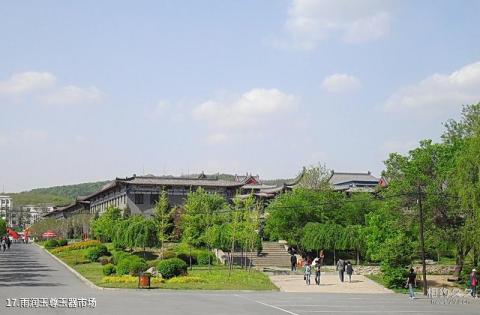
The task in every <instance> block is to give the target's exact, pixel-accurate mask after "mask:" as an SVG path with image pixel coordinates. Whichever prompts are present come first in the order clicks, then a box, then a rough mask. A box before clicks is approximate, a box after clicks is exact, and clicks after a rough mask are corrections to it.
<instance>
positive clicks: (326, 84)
mask: <svg viewBox="0 0 480 315" xmlns="http://www.w3.org/2000/svg"><path fill="white" fill-rule="evenodd" d="M360 86H361V84H360V80H358V79H357V78H356V77H355V76H353V75H350V74H341V73H336V74H332V75H330V76H328V77H326V78H325V79H324V80H323V82H322V88H323V89H324V90H326V91H328V92H332V93H348V92H353V91H356V90H358V89H359V88H360Z"/></svg>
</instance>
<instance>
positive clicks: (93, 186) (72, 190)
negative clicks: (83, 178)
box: [30, 181, 108, 200]
mask: <svg viewBox="0 0 480 315" xmlns="http://www.w3.org/2000/svg"><path fill="white" fill-rule="evenodd" d="M106 183H108V181H101V182H91V183H82V184H76V185H65V186H54V187H48V188H35V189H32V190H31V191H30V192H31V193H34V194H47V195H55V196H62V197H67V198H69V199H72V200H73V199H75V198H76V197H78V196H86V195H90V194H93V193H94V192H96V191H97V190H99V189H100V188H102V186H104V185H105V184H106Z"/></svg>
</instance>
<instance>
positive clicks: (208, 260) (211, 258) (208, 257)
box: [197, 251, 216, 265]
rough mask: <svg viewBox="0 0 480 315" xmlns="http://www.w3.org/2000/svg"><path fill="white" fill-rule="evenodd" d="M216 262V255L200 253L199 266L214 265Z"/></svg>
mask: <svg viewBox="0 0 480 315" xmlns="http://www.w3.org/2000/svg"><path fill="white" fill-rule="evenodd" d="M215 260H216V258H215V255H214V254H213V253H210V252H208V251H202V252H199V253H198V255H197V264H199V265H208V264H213V263H214V262H215Z"/></svg>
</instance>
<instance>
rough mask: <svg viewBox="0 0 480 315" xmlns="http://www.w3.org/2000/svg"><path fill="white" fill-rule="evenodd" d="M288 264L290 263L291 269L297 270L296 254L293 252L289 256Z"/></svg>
mask: <svg viewBox="0 0 480 315" xmlns="http://www.w3.org/2000/svg"><path fill="white" fill-rule="evenodd" d="M290 264H291V265H292V271H296V270H297V256H295V254H293V253H292V255H291V256H290Z"/></svg>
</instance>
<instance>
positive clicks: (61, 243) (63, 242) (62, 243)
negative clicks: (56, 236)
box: [58, 239, 68, 246]
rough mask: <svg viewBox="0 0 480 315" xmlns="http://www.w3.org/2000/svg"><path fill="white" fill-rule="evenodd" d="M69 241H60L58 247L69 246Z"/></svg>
mask: <svg viewBox="0 0 480 315" xmlns="http://www.w3.org/2000/svg"><path fill="white" fill-rule="evenodd" d="M67 245H68V241H67V240H65V239H61V240H58V246H67Z"/></svg>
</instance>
